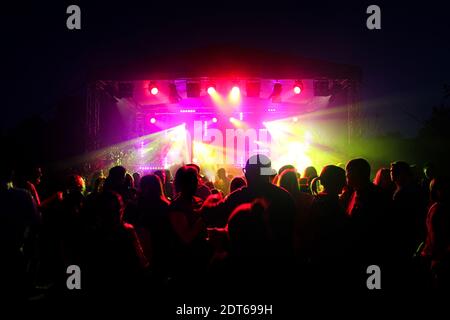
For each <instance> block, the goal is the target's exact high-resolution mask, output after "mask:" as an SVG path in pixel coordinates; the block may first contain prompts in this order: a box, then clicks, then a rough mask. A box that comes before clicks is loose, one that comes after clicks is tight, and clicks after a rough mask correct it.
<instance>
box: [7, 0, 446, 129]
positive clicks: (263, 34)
mask: <svg viewBox="0 0 450 320" xmlns="http://www.w3.org/2000/svg"><path fill="white" fill-rule="evenodd" d="M343 2H344V1H334V2H329V3H328V2H326V1H307V2H306V1H294V2H285V1H273V2H262V1H258V2H253V3H250V2H244V1H238V2H237V1H209V2H201V3H200V2H196V1H184V2H183V3H182V4H178V3H177V2H171V1H159V2H158V3H155V2H152V1H146V2H140V3H137V2H136V3H134V2H133V1H120V4H116V3H114V4H112V3H110V2H96V3H95V4H93V3H92V1H89V2H88V1H76V0H75V1H70V2H69V1H60V2H59V3H55V4H53V5H52V4H45V5H44V4H41V3H38V4H33V5H25V4H23V3H21V4H20V5H13V6H12V7H8V6H6V5H3V4H2V9H1V21H0V30H1V33H2V37H1V39H2V40H1V41H2V52H3V54H4V58H3V63H5V65H4V68H2V69H3V72H2V78H3V79H2V81H3V82H4V85H2V88H3V90H2V91H3V103H2V105H3V113H2V114H3V116H2V117H1V126H2V127H10V126H13V125H14V124H16V123H17V122H18V121H20V120H21V119H23V118H25V117H27V116H30V115H32V114H44V115H48V114H49V112H50V111H51V110H52V108H53V107H54V106H55V103H56V101H58V99H59V98H61V97H62V96H64V95H66V94H68V93H72V92H77V90H80V89H81V88H83V86H84V85H85V84H86V77H87V75H88V73H89V70H90V69H91V68H92V66H95V65H98V64H102V63H107V62H109V61H113V62H115V63H120V62H121V61H127V60H129V59H135V58H137V57H142V56H144V55H146V54H147V53H151V52H171V51H173V50H183V49H190V48H197V47H202V46H207V45H210V44H211V45H212V44H222V43H234V44H236V45H240V46H247V47H248V46H250V47H255V48H261V49H268V50H276V51H285V52H288V53H293V54H298V55H301V56H305V57H310V58H319V59H326V60H329V61H333V62H342V63H348V64H354V65H358V66H361V67H362V70H363V92H362V101H363V106H364V112H365V114H366V115H367V116H368V119H369V120H370V121H366V123H367V130H370V131H376V132H389V131H400V132H401V133H403V134H405V135H413V134H415V133H416V131H417V129H418V128H419V127H420V125H421V121H424V120H425V119H426V118H427V117H428V116H429V114H430V111H431V107H432V106H434V105H437V104H439V103H440V101H441V99H442V96H443V90H442V87H443V84H444V83H449V84H450V41H449V40H450V13H449V12H450V11H449V10H447V8H446V6H445V2H444V1H442V2H440V3H439V2H436V3H432V2H431V1H427V2H422V3H421V4H416V2H415V1H403V2H400V1H395V4H394V3H393V2H394V1H391V2H375V3H372V2H364V1H355V2H354V4H351V3H350V2H348V1H346V2H345V4H344V3H343ZM244 3H245V4H244ZM70 4H78V5H79V6H80V7H81V12H82V30H80V31H69V30H67V29H66V18H67V14H66V8H67V6H68V5H70ZM370 4H377V5H379V6H380V7H381V15H382V18H381V19H382V22H381V23H382V29H381V30H375V31H370V30H368V29H367V28H366V19H367V16H368V15H367V14H366V8H367V6H368V5H370Z"/></svg>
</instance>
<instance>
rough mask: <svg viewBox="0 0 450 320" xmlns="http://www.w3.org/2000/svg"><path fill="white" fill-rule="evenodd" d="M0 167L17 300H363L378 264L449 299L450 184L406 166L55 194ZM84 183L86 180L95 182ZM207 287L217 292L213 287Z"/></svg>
mask: <svg viewBox="0 0 450 320" xmlns="http://www.w3.org/2000/svg"><path fill="white" fill-rule="evenodd" d="M26 169H27V170H25V169H24V168H17V169H16V168H14V164H11V163H2V165H1V189H0V204H1V206H2V210H1V214H0V217H1V220H2V223H1V224H0V228H1V231H0V238H1V241H0V246H1V247H0V250H1V252H2V263H1V264H0V265H1V270H0V271H1V273H0V277H1V278H2V286H1V287H0V290H1V291H2V292H3V293H4V294H7V295H8V296H9V297H11V298H14V299H19V300H31V299H34V300H44V301H46V300H51V299H56V298H60V297H61V296H64V295H65V294H67V289H66V279H67V274H66V268H67V267H68V266H69V265H77V266H79V267H80V269H81V270H82V288H83V289H82V293H79V295H82V296H86V297H96V296H98V295H101V296H103V297H104V296H107V297H117V296H133V293H137V292H147V293H149V294H153V293H156V292H169V293H170V292H178V291H180V292H186V291H187V292H189V291H192V292H193V291H195V290H198V291H202V292H204V291H205V290H206V292H207V293H209V292H212V291H214V290H217V291H219V290H222V289H223V290H224V289H225V288H226V289H230V290H234V291H235V292H248V291H249V290H250V291H251V290H254V291H258V290H264V288H266V289H267V288H281V287H283V286H286V285H291V286H293V287H294V286H297V289H296V290H299V288H301V289H304V290H324V289H327V290H343V289H344V288H345V289H346V290H362V289H367V288H366V279H367V274H366V268H367V267H368V266H370V265H377V266H379V267H380V268H381V270H382V271H383V275H384V278H383V279H384V280H383V288H384V289H385V290H391V289H392V290H397V289H402V290H404V289H407V290H416V291H418V292H419V291H420V292H428V291H434V290H448V289H449V284H450V205H449V203H448V202H449V196H450V180H449V179H448V178H446V177H444V176H441V175H439V174H438V170H437V168H435V167H434V166H432V165H431V164H427V165H426V167H425V168H424V174H423V176H417V175H415V173H414V170H413V169H412V167H411V166H410V165H409V164H408V163H406V162H403V161H397V162H393V163H391V166H390V168H380V169H379V170H378V171H377V172H376V174H375V178H374V179H373V182H372V180H371V166H370V164H369V162H368V161H367V160H365V159H362V158H358V159H352V160H350V161H348V163H347V165H346V166H345V168H343V167H340V166H336V165H331V164H330V165H327V166H325V167H323V169H322V170H321V172H320V174H319V175H318V174H317V171H316V169H315V168H314V167H308V168H307V169H306V170H305V172H304V173H303V174H300V173H299V172H298V171H297V169H296V168H295V167H294V166H292V165H286V166H284V167H282V168H281V169H280V170H279V172H276V171H275V170H273V169H272V168H271V162H270V159H269V158H267V157H266V156H264V155H255V156H252V157H250V159H248V161H247V163H246V165H245V168H244V169H243V173H242V176H236V177H232V176H230V175H227V172H226V170H225V169H224V168H220V169H219V170H218V171H217V174H216V178H215V181H208V180H207V178H206V177H205V176H203V175H202V170H201V167H200V166H199V165H197V164H187V165H184V166H181V167H179V168H178V169H177V170H176V172H174V177H173V179H172V175H171V172H170V171H169V170H158V171H155V172H153V173H151V174H146V175H141V174H140V173H137V172H136V173H133V174H130V173H128V172H127V169H126V168H124V167H122V166H115V167H112V168H111V169H110V170H109V173H108V175H107V177H105V176H104V175H103V174H102V173H98V172H96V173H91V175H90V176H88V177H82V176H81V175H77V174H73V173H71V174H70V175H67V176H66V177H65V178H64V179H63V180H62V181H63V183H62V184H60V186H58V187H54V186H55V185H56V184H55V183H54V182H53V183H52V182H51V181H49V180H50V179H49V178H48V177H46V173H45V171H44V172H42V171H41V170H40V169H36V168H34V169H33V168H32V169H28V168H26ZM85 181H89V183H88V184H87V185H86V183H85ZM205 288H207V289H205Z"/></svg>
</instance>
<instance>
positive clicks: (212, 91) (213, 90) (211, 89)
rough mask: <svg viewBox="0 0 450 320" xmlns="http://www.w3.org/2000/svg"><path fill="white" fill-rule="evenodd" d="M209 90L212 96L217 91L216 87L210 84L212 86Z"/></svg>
mask: <svg viewBox="0 0 450 320" xmlns="http://www.w3.org/2000/svg"><path fill="white" fill-rule="evenodd" d="M207 92H208V94H209V95H210V96H212V95H213V94H215V93H216V88H214V87H213V86H210V87H208V90H207Z"/></svg>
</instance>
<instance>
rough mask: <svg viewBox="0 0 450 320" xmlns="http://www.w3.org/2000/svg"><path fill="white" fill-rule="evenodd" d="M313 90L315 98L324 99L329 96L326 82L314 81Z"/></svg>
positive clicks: (328, 87)
mask: <svg viewBox="0 0 450 320" xmlns="http://www.w3.org/2000/svg"><path fill="white" fill-rule="evenodd" d="M313 88H314V95H315V96H316V97H326V96H329V95H331V92H330V85H329V81H328V80H314V83H313Z"/></svg>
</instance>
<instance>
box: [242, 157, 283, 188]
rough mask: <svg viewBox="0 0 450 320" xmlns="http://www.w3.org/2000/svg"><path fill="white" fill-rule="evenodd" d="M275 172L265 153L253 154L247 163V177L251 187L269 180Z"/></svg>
mask: <svg viewBox="0 0 450 320" xmlns="http://www.w3.org/2000/svg"><path fill="white" fill-rule="evenodd" d="M274 174H276V171H275V170H274V169H272V165H271V162H270V159H269V157H267V156H265V155H263V154H257V155H254V156H251V157H250V158H249V159H248V160H247V163H246V164H245V177H246V179H247V183H248V185H249V186H250V187H253V186H257V185H258V184H260V183H267V182H269V178H270V177H271V176H272V175H274Z"/></svg>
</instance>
